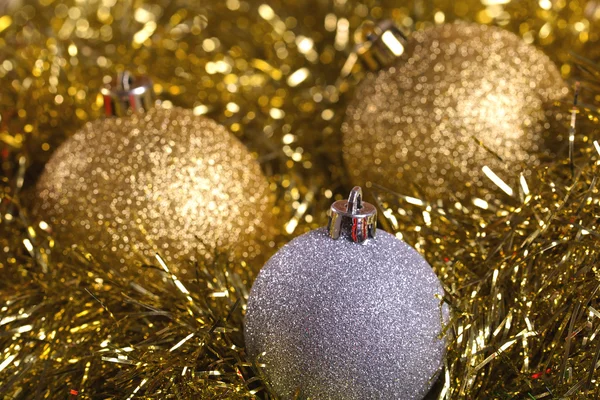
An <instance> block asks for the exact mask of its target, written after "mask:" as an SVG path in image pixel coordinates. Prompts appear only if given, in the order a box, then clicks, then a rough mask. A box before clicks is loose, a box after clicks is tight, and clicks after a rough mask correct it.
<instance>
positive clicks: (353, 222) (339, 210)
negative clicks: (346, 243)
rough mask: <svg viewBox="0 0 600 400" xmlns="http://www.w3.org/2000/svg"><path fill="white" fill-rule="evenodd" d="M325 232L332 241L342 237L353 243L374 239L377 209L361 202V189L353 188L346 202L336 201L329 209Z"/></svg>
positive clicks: (358, 187)
mask: <svg viewBox="0 0 600 400" xmlns="http://www.w3.org/2000/svg"><path fill="white" fill-rule="evenodd" d="M327 231H328V233H329V236H330V237H331V238H332V239H335V240H337V239H339V238H340V237H342V236H344V237H345V238H347V239H350V240H351V241H353V242H355V243H364V242H365V241H366V240H367V239H369V238H375V234H376V232H377V209H376V208H375V206H374V205H373V204H370V203H367V202H366V201H365V202H364V201H362V189H361V188H360V186H355V187H354V188H353V189H352V191H351V192H350V195H349V196H348V200H338V201H336V202H335V203H333V204H332V205H331V208H330V209H329V224H328V226H327Z"/></svg>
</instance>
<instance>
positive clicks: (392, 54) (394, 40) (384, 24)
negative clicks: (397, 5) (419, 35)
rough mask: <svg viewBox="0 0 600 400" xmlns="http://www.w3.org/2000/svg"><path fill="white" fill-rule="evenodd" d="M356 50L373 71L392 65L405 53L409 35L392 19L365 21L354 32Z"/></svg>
mask: <svg viewBox="0 0 600 400" xmlns="http://www.w3.org/2000/svg"><path fill="white" fill-rule="evenodd" d="M354 40H355V42H356V48H355V52H356V54H357V55H358V57H359V58H360V59H361V61H362V62H363V64H364V65H365V66H366V67H367V68H368V69H370V70H371V71H379V70H380V69H382V68H385V67H388V66H390V65H391V64H392V63H393V62H394V61H395V60H396V59H397V58H398V57H400V56H401V55H402V54H403V53H404V49H405V46H406V42H407V37H406V35H404V33H402V31H401V30H400V29H399V28H398V26H397V25H396V23H395V22H394V21H392V20H391V19H384V20H381V21H378V22H373V21H365V22H364V23H363V24H362V25H361V26H360V27H359V28H358V29H357V30H356V32H355V33H354Z"/></svg>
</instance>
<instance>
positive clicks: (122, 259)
mask: <svg viewBox="0 0 600 400" xmlns="http://www.w3.org/2000/svg"><path fill="white" fill-rule="evenodd" d="M119 82H120V85H119V86H118V87H117V88H113V89H110V88H107V89H106V90H104V91H103V95H104V98H105V102H104V103H105V110H106V113H107V115H117V116H124V115H125V114H126V113H127V111H128V110H130V109H132V110H134V111H142V110H144V109H146V110H148V111H147V112H146V113H142V112H133V113H131V115H130V116H125V117H120V118H109V119H103V120H99V121H95V122H92V123H88V124H87V125H86V126H85V127H84V128H83V129H82V130H80V131H79V132H77V133H76V134H75V135H74V136H72V137H71V138H70V139H69V140H67V141H66V142H65V143H64V144H63V145H62V146H61V147H60V148H59V149H58V150H57V151H56V152H55V154H54V155H53V157H52V158H51V160H50V161H49V162H48V164H47V165H46V168H45V171H44V173H43V175H42V176H41V178H40V180H39V183H38V185H37V193H38V198H39V200H38V201H37V203H36V206H37V209H36V210H35V214H36V215H38V216H39V217H40V218H42V219H43V220H44V221H45V222H47V223H48V224H49V225H50V226H51V228H52V230H53V233H54V235H55V236H56V238H58V240H59V241H61V242H63V243H82V244H84V246H85V249H86V250H88V251H89V252H90V253H91V254H92V255H93V256H94V257H96V258H97V259H100V260H108V261H113V262H118V263H120V264H122V265H123V268H122V269H123V270H126V269H127V268H132V266H133V265H132V261H139V262H145V263H148V262H150V260H153V257H154V254H155V253H159V254H160V255H161V256H162V257H163V258H164V259H165V260H166V261H167V262H168V261H184V260H186V259H190V260H198V259H202V258H203V257H208V256H211V255H212V254H214V252H216V251H227V252H231V253H233V254H234V255H236V256H240V257H253V256H255V255H256V254H258V253H259V252H260V247H259V243H260V242H261V241H266V240H267V239H268V231H267V228H265V227H267V226H269V223H268V221H269V219H270V218H269V217H270V204H269V201H268V200H265V199H269V187H268V182H267V180H266V179H265V177H264V176H263V174H262V172H261V169H260V165H259V164H258V162H257V161H256V160H255V159H254V158H253V157H252V155H251V154H250V153H249V152H248V150H247V149H246V148H245V147H244V146H243V145H242V143H241V142H239V141H238V140H237V139H236V138H235V137H234V136H233V135H231V134H230V133H229V132H228V131H227V130H226V129H225V128H224V127H223V126H221V125H219V124H217V123H216V122H214V121H212V120H210V119H207V118H205V117H201V116H196V115H194V114H193V112H192V111H188V110H185V109H181V108H177V107H174V108H171V109H165V108H161V107H160V106H158V105H157V106H154V103H153V100H152V84H151V83H150V81H149V80H147V79H138V80H136V81H134V80H133V79H132V77H130V76H129V75H127V74H125V75H123V77H122V79H119ZM182 264H183V263H182ZM132 271H133V272H134V273H140V272H139V270H137V269H132ZM176 272H177V273H182V274H184V275H185V274H186V273H187V272H189V271H187V269H186V267H184V266H183V265H180V266H179V268H178V269H176ZM140 274H141V273H140Z"/></svg>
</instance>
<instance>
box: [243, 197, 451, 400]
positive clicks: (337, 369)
mask: <svg viewBox="0 0 600 400" xmlns="http://www.w3.org/2000/svg"><path fill="white" fill-rule="evenodd" d="M442 295H443V289H442V286H441V284H440V282H439V281H438V278H437V277H436V275H435V273H434V272H433V271H432V269H431V268H430V266H429V265H428V264H427V262H426V261H425V260H424V259H423V258H422V257H421V256H420V255H419V254H418V253H417V252H416V251H415V250H414V249H413V248H411V247H410V246H408V245H407V244H406V243H404V242H402V241H400V240H398V239H397V238H396V237H394V236H393V235H390V234H389V233H386V232H384V231H377V230H376V209H375V207H374V206H373V205H371V204H369V203H366V202H363V201H362V194H361V189H360V187H355V188H354V189H353V190H352V192H351V193H350V197H349V199H348V201H345V200H341V201H336V202H335V203H333V205H332V206H331V210H330V223H329V227H328V228H321V229H317V230H314V231H311V232H309V233H306V234H304V235H302V236H300V237H298V238H296V239H294V240H292V241H291V242H290V243H289V244H287V245H285V246H284V247H283V248H282V249H281V250H280V251H279V252H278V253H276V254H275V255H274V256H273V257H272V258H271V259H270V260H269V261H268V262H267V264H266V266H265V267H264V269H263V270H262V271H261V272H260V274H259V275H258V278H257V279H256V281H255V282H254V286H253V287H252V291H251V293H250V298H249V300H248V309H247V314H246V321H245V338H246V347H247V352H248V354H249V356H250V357H251V358H252V359H254V360H255V361H256V362H257V363H258V364H260V365H261V366H262V367H263V368H264V373H265V375H266V377H267V378H268V380H269V382H270V384H271V386H272V387H273V389H274V391H275V392H276V393H277V394H278V395H279V396H281V397H282V398H292V396H293V395H299V396H300V398H314V399H345V400H348V399H374V398H379V399H420V398H422V397H423V396H424V395H425V394H426V393H427V392H428V390H429V389H430V388H431V385H432V384H433V381H434V380H435V377H436V375H437V374H438V373H439V371H440V369H441V367H442V361H443V357H444V353H445V341H444V339H443V338H442V336H441V335H442V322H443V320H444V319H445V318H446V317H447V310H446V309H445V308H443V307H442V304H441V296H442Z"/></svg>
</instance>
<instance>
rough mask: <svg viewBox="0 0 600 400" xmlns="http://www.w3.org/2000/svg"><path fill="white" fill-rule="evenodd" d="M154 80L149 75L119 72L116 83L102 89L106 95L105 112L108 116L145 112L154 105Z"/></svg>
mask: <svg viewBox="0 0 600 400" xmlns="http://www.w3.org/2000/svg"><path fill="white" fill-rule="evenodd" d="M152 86H153V85H152V81H151V80H150V78H148V77H147V76H133V75H131V73H130V72H128V71H125V72H121V73H119V75H118V76H117V79H116V84H115V85H108V86H106V87H104V88H102V89H101V91H100V92H101V93H102V96H103V97H104V114H105V115H106V116H107V117H124V116H126V115H128V114H130V113H132V112H144V111H147V110H148V109H150V108H151V107H153V106H154V101H155V99H154V90H153V87H152Z"/></svg>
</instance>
